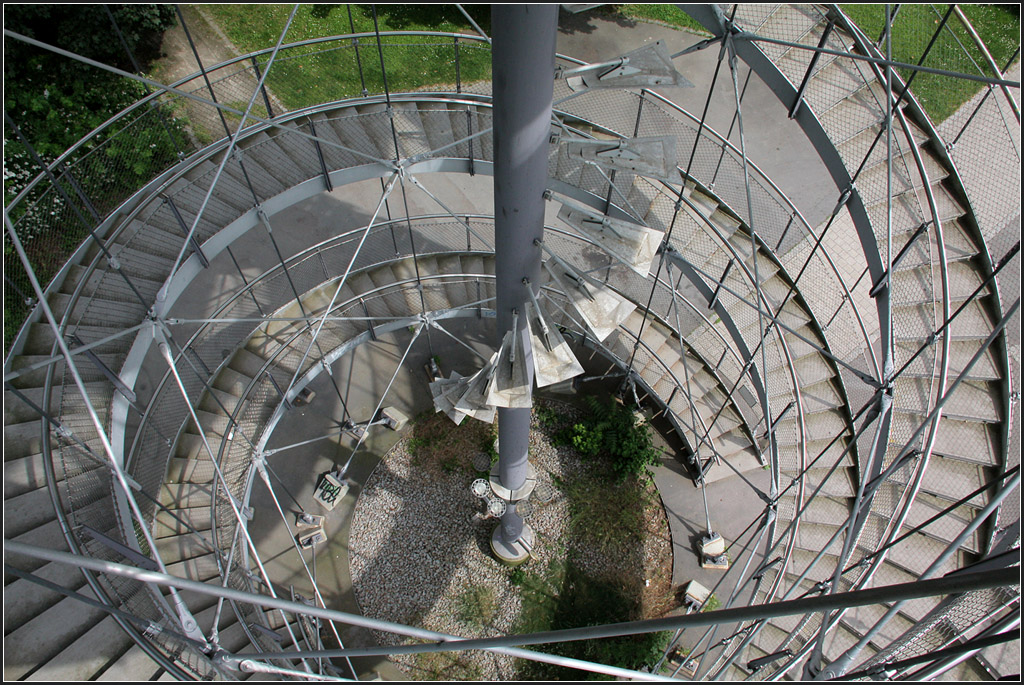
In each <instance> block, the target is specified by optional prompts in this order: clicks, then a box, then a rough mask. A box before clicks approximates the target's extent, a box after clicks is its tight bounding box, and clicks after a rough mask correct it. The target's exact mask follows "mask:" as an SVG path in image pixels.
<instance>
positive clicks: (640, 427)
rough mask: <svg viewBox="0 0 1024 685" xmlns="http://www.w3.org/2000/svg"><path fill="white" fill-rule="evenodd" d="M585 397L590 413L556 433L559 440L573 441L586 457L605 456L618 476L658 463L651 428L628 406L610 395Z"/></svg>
mask: <svg viewBox="0 0 1024 685" xmlns="http://www.w3.org/2000/svg"><path fill="white" fill-rule="evenodd" d="M584 401H585V402H586V404H587V408H588V409H589V413H588V414H587V416H586V417H585V418H584V419H583V420H582V421H578V422H576V423H574V424H573V425H572V426H570V427H569V428H567V429H566V430H564V431H562V432H561V433H559V435H558V436H557V441H558V442H559V443H561V444H569V445H572V446H573V447H575V448H576V450H577V451H578V452H579V453H580V455H582V456H583V457H585V458H587V459H596V458H600V457H606V458H608V459H609V460H610V463H611V467H612V469H613V470H614V472H615V474H616V475H617V476H618V478H619V479H620V480H622V479H625V478H627V477H629V476H640V475H643V474H644V473H645V472H646V468H647V467H648V466H654V465H656V464H657V463H658V457H659V456H660V452H659V450H657V449H656V448H655V447H654V440H653V438H652V437H651V431H650V428H649V426H648V425H647V423H646V422H645V421H638V420H637V418H636V415H635V414H634V413H633V410H632V409H631V408H630V407H627V406H625V405H622V404H619V403H618V402H616V401H615V400H614V399H611V398H609V399H607V400H606V401H604V402H602V401H600V400H598V399H597V398H595V397H585V398H584Z"/></svg>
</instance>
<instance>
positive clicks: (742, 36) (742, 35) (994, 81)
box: [732, 31, 1020, 88]
mask: <svg viewBox="0 0 1024 685" xmlns="http://www.w3.org/2000/svg"><path fill="white" fill-rule="evenodd" d="M732 35H733V37H734V38H735V39H736V40H749V41H751V42H754V43H772V44H774V45H784V46H786V47H789V48H797V49H800V50H810V51H812V52H822V53H824V54H826V55H835V56H836V57H846V58H848V59H854V60H860V61H862V62H871V63H873V64H880V65H883V66H884V65H886V64H888V65H889V66H892V67H895V68H897V69H908V70H910V71H923V72H925V73H928V74H938V75H939V76H950V77H953V78H959V79H965V80H968V81H979V82H981V83H988V84H991V85H994V86H1009V87H1011V88H1020V81H1011V80H1008V79H1002V78H990V77H988V76H977V75H975V74H964V73H961V72H956V71H948V70H946V69H936V68H934V67H926V66H923V65H920V64H907V63H905V62H896V61H889V60H886V59H884V58H881V57H869V56H867V55H861V54H856V53H852V52H842V51H841V50H832V49H829V48H818V47H815V46H813V45H804V44H802V43H793V42H791V41H788V40H781V39H778V38H767V37H765V36H760V35H757V34H755V33H751V32H749V31H739V32H737V33H734V34H732Z"/></svg>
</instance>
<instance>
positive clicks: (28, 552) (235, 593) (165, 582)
mask: <svg viewBox="0 0 1024 685" xmlns="http://www.w3.org/2000/svg"><path fill="white" fill-rule="evenodd" d="M4 550H5V552H7V553H8V554H23V555H25V556H31V557H34V558H37V559H45V560H47V561H56V562H58V563H63V564H69V565H72V566H77V567H80V568H85V569H88V570H91V571H96V572H99V573H112V574H115V575H119V576H124V577H127V578H132V579H134V580H137V581H139V582H143V583H153V584H155V585H162V586H166V587H177V588H179V589H181V590H186V591H194V592H197V593H200V594H204V595H210V596H215V597H221V598H224V599H228V600H231V601H235V602H243V603H245V604H257V605H259V606H262V607H265V608H267V609H276V610H278V611H281V612H288V613H293V614H302V615H306V616H312V617H315V618H321V619H324V620H334V621H338V622H339V623H347V624H350V625H353V626H359V627H363V628H369V629H372V630H380V631H385V632H391V633H395V634H398V635H405V636H407V637H412V638H417V639H420V640H430V641H434V640H441V641H447V642H446V643H447V644H456V643H458V642H460V641H463V640H462V638H459V637H457V636H454V635H448V634H445V633H438V632H435V631H431V630H424V629H422V628H415V627H411V626H405V625H402V624H400V623H392V622H390V621H382V620H379V619H373V618H367V617H364V616H361V615H359V614H350V613H346V612H342V611H337V610H334V609H324V608H321V607H313V606H309V605H308V604H303V603H301V602H294V601H291V600H285V599H280V598H277V597H270V596H267V595H260V594H255V593H251V592H246V591H243V590H236V589H234V588H229V587H222V586H218V585H211V584H209V583H202V582H199V581H195V580H189V579H186V578H178V577H176V576H171V575H168V574H165V573H159V572H157V571H146V570H143V569H140V568H137V567H134V566H128V565H125V564H118V563H115V562H110V561H105V560H101V559H94V558H92V557H86V556H82V555H78V554H70V553H68V552H59V551H56V550H51V549H45V548H42V547H35V546H33V545H26V544H24V543H20V542H15V541H13V540H4ZM485 649H488V650H489V651H492V652H495V653H497V654H505V655H508V656H512V657H518V658H522V659H530V660H531V661H540V662H543V663H550V664H555V665H558V666H566V667H569V668H576V669H580V670H585V671H591V672H594V673H604V674H606V675H612V676H621V677H624V678H627V679H630V680H633V679H641V680H657V681H662V682H669V681H671V680H672V679H671V678H667V677H665V676H659V675H655V674H650V673H641V672H639V671H633V670H630V669H626V668H618V667H614V666H605V665H603V664H595V663H592V662H589V661H581V660H579V659H571V658H566V657H558V656H554V655H550V654H544V653H541V652H534V651H530V650H526V649H517V648H514V647H493V648H491V647H487V648H485ZM290 654H300V655H302V656H303V657H306V656H308V657H309V658H319V657H325V658H330V657H334V656H342V655H341V654H339V653H332V652H329V651H317V652H294V653H284V652H282V653H277V652H275V653H274V656H275V658H277V657H279V658H293V657H290V656H289V655H290ZM265 656H266V654H264V653H252V654H242V655H238V657H237V658H240V659H241V658H247V657H256V658H263V657H265ZM294 658H298V657H294Z"/></svg>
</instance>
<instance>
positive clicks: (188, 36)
mask: <svg viewBox="0 0 1024 685" xmlns="http://www.w3.org/2000/svg"><path fill="white" fill-rule="evenodd" d="M174 10H175V12H177V14H178V21H179V22H181V28H182V30H183V31H184V32H185V38H186V39H187V40H188V45H189V47H190V48H192V56H193V57H195V58H196V65H198V67H199V73H200V74H202V76H203V82H204V83H206V89H207V90H209V91H210V99H211V100H213V102H215V103H216V102H217V94H216V93H215V92H214V91H213V84H212V83H210V77H209V75H208V74H207V73H206V67H204V66H203V60H202V59H201V58H200V57H199V50H197V49H196V43H195V41H194V40H192V32H191V31H189V30H188V22H186V21H185V15H184V14H183V13H182V11H181V6H180V5H175V6H174ZM135 71H142V70H141V69H136V70H135ZM217 114H218V115H219V116H220V123H221V125H222V126H224V135H225V136H230V135H231V128H230V127H229V126H228V121H227V119H226V118H225V117H224V112H223V110H221V109H220V108H217Z"/></svg>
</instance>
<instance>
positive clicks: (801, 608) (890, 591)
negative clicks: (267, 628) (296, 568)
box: [143, 568, 1019, 658]
mask: <svg viewBox="0 0 1024 685" xmlns="http://www.w3.org/2000/svg"><path fill="white" fill-rule="evenodd" d="M143 573H147V574H150V573H152V572H150V571H144V572H143ZM958 581H960V582H958ZM1018 581H1019V573H1018V570H1017V569H1016V568H1006V569H999V570H998V571H987V572H982V573H972V574H967V575H964V576H958V577H953V578H946V577H942V578H935V579H930V580H923V581H914V582H909V583H900V584H896V585H885V586H882V587H877V588H871V589H868V590H854V591H850V592H844V593H839V594H836V595H827V596H824V597H806V598H802V599H793V600H788V601H784V602H775V603H771V604H760V605H756V606H748V607H737V608H735V609H717V610H715V611H707V612H700V613H694V614H686V615H683V616H672V617H666V618H654V619H646V620H642V621H629V622H624V623H613V624H607V625H602V626H587V627H585V628H570V629H565V630H551V631H545V632H538V633H530V634H524V635H506V636H501V637H492V638H480V639H471V640H453V641H445V642H438V643H434V644H429V643H428V644H414V645H395V646H390V647H367V648H359V649H346V650H324V651H323V652H305V653H304V654H306V655H307V656H310V657H318V656H325V657H330V656H342V655H347V656H350V657H364V656H388V655H396V654H420V653H433V652H454V651H464V650H469V649H488V650H494V649H495V648H505V647H508V646H520V645H536V644H552V643H559V642H575V641H579V640H597V639H602V638H609V637H622V636H626V635H640V634H644V633H652V632H659V631H664V630H675V629H677V628H683V627H693V626H707V625H721V624H725V623H738V622H741V621H748V620H760V619H766V618H775V617H778V616H792V615H803V614H807V613H812V612H816V611H822V610H827V609H838V608H852V607H860V606H874V605H876V604H884V603H890V602H898V601H910V600H913V599H920V598H922V597H933V596H944V595H949V594H960V593H962V592H967V591H971V590H981V589H990V588H994V587H1007V586H1011V585H1015V584H1016V583H1017V582H1018ZM306 613H309V612H306ZM495 651H496V650H495ZM297 654H298V653H290V652H282V653H281V655H280V656H281V657H282V658H290V657H291V658H293V657H295V656H297ZM239 656H240V657H245V656H249V655H247V654H241V655H239Z"/></svg>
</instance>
